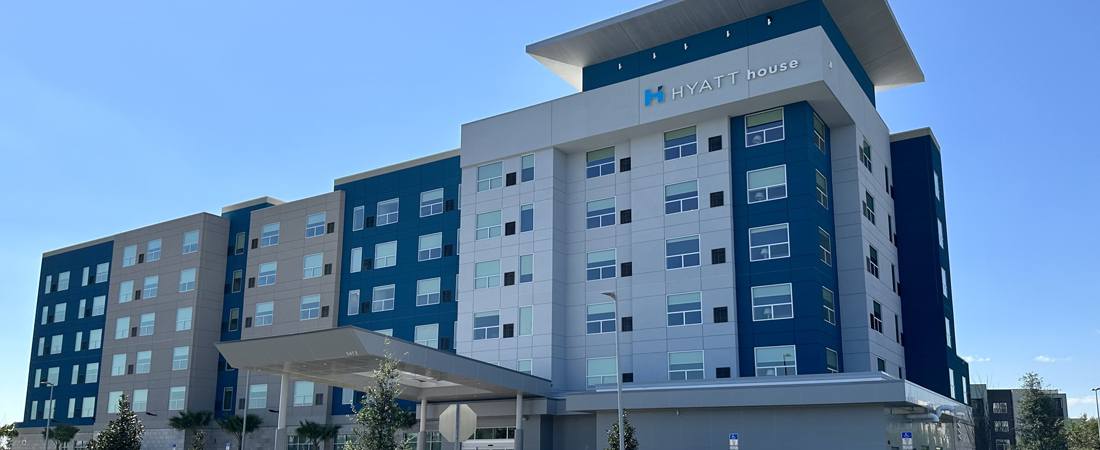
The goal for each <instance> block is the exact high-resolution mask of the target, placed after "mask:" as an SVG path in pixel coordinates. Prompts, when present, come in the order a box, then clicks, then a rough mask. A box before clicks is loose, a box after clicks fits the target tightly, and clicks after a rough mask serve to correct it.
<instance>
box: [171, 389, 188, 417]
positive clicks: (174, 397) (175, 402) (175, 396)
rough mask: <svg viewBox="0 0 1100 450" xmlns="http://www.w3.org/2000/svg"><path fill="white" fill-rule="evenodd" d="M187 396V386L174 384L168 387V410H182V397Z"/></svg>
mask: <svg viewBox="0 0 1100 450" xmlns="http://www.w3.org/2000/svg"><path fill="white" fill-rule="evenodd" d="M186 397H187V388H186V387H184V386H175V387H171V388H168V410H169V411H182V410H183V405H184V399H185V398H186Z"/></svg>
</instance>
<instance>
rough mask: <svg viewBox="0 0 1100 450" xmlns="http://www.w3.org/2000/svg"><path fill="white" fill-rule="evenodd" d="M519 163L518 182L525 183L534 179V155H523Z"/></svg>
mask: <svg viewBox="0 0 1100 450" xmlns="http://www.w3.org/2000/svg"><path fill="white" fill-rule="evenodd" d="M519 161H520V176H519V182H520V183H526V182H528V181H531V180H534V179H535V155H533V154H532V155H523V157H521V158H520V159H519Z"/></svg>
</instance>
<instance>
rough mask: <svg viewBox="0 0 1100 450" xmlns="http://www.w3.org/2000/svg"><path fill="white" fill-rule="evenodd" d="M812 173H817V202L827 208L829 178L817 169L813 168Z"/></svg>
mask: <svg viewBox="0 0 1100 450" xmlns="http://www.w3.org/2000/svg"><path fill="white" fill-rule="evenodd" d="M814 173H815V174H816V175H817V203H819V204H821V206H824V207H825V209H829V180H827V179H826V178H825V175H822V174H821V172H819V171H816V170H815V171H814Z"/></svg>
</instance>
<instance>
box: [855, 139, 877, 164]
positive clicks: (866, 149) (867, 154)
mask: <svg viewBox="0 0 1100 450" xmlns="http://www.w3.org/2000/svg"><path fill="white" fill-rule="evenodd" d="M859 162H861V163H863V167H866V168H867V171H868V172H874V169H873V168H872V166H871V144H870V143H869V142H867V139H863V146H861V147H860V148H859Z"/></svg>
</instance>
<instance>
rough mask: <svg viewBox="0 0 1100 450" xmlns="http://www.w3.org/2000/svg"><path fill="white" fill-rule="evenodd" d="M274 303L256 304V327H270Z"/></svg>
mask: <svg viewBox="0 0 1100 450" xmlns="http://www.w3.org/2000/svg"><path fill="white" fill-rule="evenodd" d="M274 309H275V302H264V303H257V304H256V326H258V327H262V326H264V325H271V321H272V316H273V315H274Z"/></svg>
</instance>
